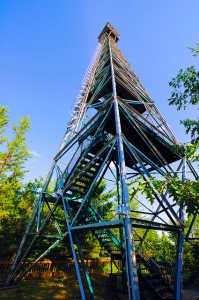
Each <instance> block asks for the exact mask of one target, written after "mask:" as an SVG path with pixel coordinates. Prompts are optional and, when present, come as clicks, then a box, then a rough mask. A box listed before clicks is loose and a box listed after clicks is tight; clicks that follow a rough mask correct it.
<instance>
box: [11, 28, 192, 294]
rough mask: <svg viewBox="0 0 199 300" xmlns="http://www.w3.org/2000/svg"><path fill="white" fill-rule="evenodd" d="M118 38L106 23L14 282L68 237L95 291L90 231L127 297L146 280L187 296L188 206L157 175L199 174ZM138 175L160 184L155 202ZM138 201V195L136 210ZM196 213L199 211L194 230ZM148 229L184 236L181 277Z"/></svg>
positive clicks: (80, 271) (82, 279)
mask: <svg viewBox="0 0 199 300" xmlns="http://www.w3.org/2000/svg"><path fill="white" fill-rule="evenodd" d="M118 39H119V34H118V33H117V32H116V30H115V29H114V28H113V27H112V26H111V25H110V24H109V23H107V25H106V26H105V28H104V29H103V31H102V33H101V34H100V36H99V45H100V46H98V48H97V52H96V53H95V55H94V58H93V60H92V62H91V66H90V67H89V69H88V72H87V75H86V80H85V82H84V85H83V89H82V90H81V92H80V95H79V96H78V100H77V104H76V106H75V108H74V112H73V116H72V119H71V121H70V122H69V124H68V127H67V130H66V134H65V136H64V139H63V141H62V143H61V147H60V149H59V151H58V153H57V155H56V156H55V158H54V162H53V165H52V168H51V170H50V172H49V174H48V176H47V180H46V182H45V185H44V187H43V189H42V191H41V194H40V197H39V200H38V202H37V205H36V206H35V209H34V212H33V214H32V217H31V219H30V222H29V225H28V227H27V229H26V232H25V235H24V238H23V240H22V242H21V245H20V247H19V249H18V252H17V255H16V257H15V261H14V264H13V266H12V273H11V274H10V275H9V277H8V279H7V282H6V285H12V284H16V283H17V282H18V281H19V280H20V279H21V278H22V277H24V276H25V275H26V274H27V272H29V271H30V270H31V269H32V268H33V267H34V266H35V265H36V264H37V263H38V262H39V261H40V260H41V259H42V258H44V257H45V256H46V255H48V254H49V252H50V251H52V250H53V249H54V248H55V247H56V246H59V244H60V243H63V242H64V243H66V242H67V243H68V244H69V245H70V248H71V252H72V255H73V258H74V264H75V269H76V273H77V278H78V282H79V287H80V293H81V297H82V299H94V291H93V288H92V282H91V280H90V277H89V274H88V271H87V269H86V266H85V264H84V256H83V253H82V249H81V241H80V238H79V234H80V233H82V232H92V234H93V235H94V236H95V237H96V239H97V240H98V241H99V242H100V244H101V245H102V246H103V247H104V249H105V250H106V251H107V254H108V255H109V256H110V257H111V260H112V261H113V262H114V263H115V265H116V266H117V267H118V268H119V270H118V272H121V274H122V282H123V291H124V292H128V295H129V299H133V300H135V299H136V300H138V299H140V290H139V282H140V283H141V282H142V284H143V283H144V284H145V285H148V286H149V287H150V289H151V290H152V291H153V293H154V295H155V297H156V298H157V299H174V298H175V299H181V273H182V249H183V240H184V233H183V231H184V224H183V222H184V208H183V207H178V206H177V205H176V203H175V202H174V200H173V199H171V198H170V197H169V194H168V192H167V191H164V192H163V193H162V194H160V193H159V192H158V191H157V190H156V188H155V186H153V183H152V181H151V178H159V179H161V178H162V177H163V178H164V177H165V176H167V177H168V176H170V178H172V177H175V176H182V180H185V176H186V172H185V164H186V165H187V168H189V170H190V172H191V173H192V174H193V175H194V176H195V178H196V179H198V177H197V176H198V175H197V173H196V171H195V170H194V168H193V166H192V165H191V164H190V162H189V161H187V162H186V160H185V158H182V157H180V156H179V155H178V154H176V153H175V152H174V150H173V149H174V146H177V145H178V142H177V140H176V139H175V137H174V136H173V134H172V132H171V130H170V129H169V127H168V125H167V123H166V121H165V120H164V118H163V117H162V115H161V114H160V113H159V111H158V109H157V107H156V105H155V103H154V101H153V100H152V99H151V98H150V96H149V95H148V93H147V92H146V90H145V89H144V87H143V86H142V84H141V82H140V80H139V78H138V77H137V76H136V74H135V72H134V71H133V69H132V68H131V66H130V65H129V63H128V62H127V60H126V59H125V57H124V56H123V54H122V53H121V51H120V49H119V48H118V46H117V41H118ZM71 153H72V154H71ZM174 162H175V163H174ZM172 165H173V166H172ZM180 174H181V175H180ZM104 178H106V180H107V182H108V187H107V190H108V191H109V192H110V195H112V194H111V191H113V190H115V191H116V192H115V195H114V196H113V195H112V196H110V199H109V200H108V201H107V200H106V201H104V200H103V197H101V195H100V194H99V193H98V191H99V187H100V184H101V183H102V181H103V179H104ZM136 180H137V181H138V182H139V181H140V180H142V181H144V182H147V183H148V184H149V186H150V187H151V188H152V190H153V198H154V203H153V205H151V204H149V203H148V202H147V201H146V199H145V197H144V196H143V195H142V192H139V193H138V195H137V196H135V194H133V192H132V191H133V189H134V187H135V184H136ZM52 181H53V182H54V186H53V188H52V187H51V188H50V185H51V182H52ZM96 199H97V200H96ZM133 202H136V203H138V204H139V206H138V207H139V209H138V210H137V211H135V210H133V208H132V205H133V204H132V203H133ZM60 214H61V216H62V217H60ZM196 217H197V212H196V213H195V215H194V217H193V222H192V223H191V227H190V229H189V230H188V232H187V236H186V239H189V238H190V233H191V230H192V228H193V226H194V221H195V219H196ZM150 230H157V231H166V232H174V233H175V234H176V236H177V237H178V246H177V250H176V262H175V284H174V285H172V284H171V282H169V280H168V276H169V273H168V272H167V273H165V270H168V268H170V269H171V267H172V264H171V262H169V261H168V260H167V259H166V258H165V257H163V256H162V255H161V254H160V253H158V252H157V251H156V250H155V249H154V248H153V247H151V245H149V244H148V242H147V241H146V236H147V234H148V232H149V231H150ZM146 249H149V250H150V252H151V253H153V258H152V257H150V256H149V255H148V250H146ZM31 258H32V259H31ZM160 260H161V262H162V264H163V265H164V273H163V271H162V270H163V265H161V263H158V261H159V262H160ZM27 261H29V263H27ZM118 261H119V264H118ZM25 262H26V263H25ZM143 267H144V268H143ZM143 269H144V270H143ZM154 278H155V279H156V280H154ZM155 282H156V283H155ZM157 282H159V283H160V282H161V284H158V285H157ZM165 295H166V296H165Z"/></svg>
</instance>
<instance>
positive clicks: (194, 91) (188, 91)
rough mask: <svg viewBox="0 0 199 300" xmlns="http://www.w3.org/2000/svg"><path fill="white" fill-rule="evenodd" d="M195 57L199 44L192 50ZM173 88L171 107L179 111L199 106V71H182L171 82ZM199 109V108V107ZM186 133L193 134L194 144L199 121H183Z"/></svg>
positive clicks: (191, 69) (198, 134) (189, 68)
mask: <svg viewBox="0 0 199 300" xmlns="http://www.w3.org/2000/svg"><path fill="white" fill-rule="evenodd" d="M190 49H191V51H192V53H193V55H194V56H195V57H198V56H199V43H197V44H196V48H190ZM169 85H170V86H171V87H172V88H173V91H172V93H171V98H170V99H169V105H175V106H176V107H177V109H178V110H180V109H185V108H186V107H187V105H190V104H191V105H194V106H196V107H197V106H198V104H199V70H197V69H196V68H195V67H194V66H191V67H188V68H187V69H186V70H185V71H184V70H182V69H180V71H179V73H178V75H177V76H176V77H174V78H172V80H171V81H170V82H169ZM197 109H198V107H197ZM181 124H183V125H184V127H185V129H186V133H190V134H191V138H192V139H193V142H196V141H198V138H199V120H191V119H189V118H187V119H185V120H181Z"/></svg>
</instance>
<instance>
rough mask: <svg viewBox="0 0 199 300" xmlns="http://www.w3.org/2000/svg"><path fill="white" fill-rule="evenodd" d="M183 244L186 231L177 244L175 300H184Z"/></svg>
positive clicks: (179, 235) (182, 209) (184, 169)
mask: <svg viewBox="0 0 199 300" xmlns="http://www.w3.org/2000/svg"><path fill="white" fill-rule="evenodd" d="M185 177H186V158H185V157H184V158H183V165H182V182H184V181H185ZM179 217H180V220H181V221H182V222H183V223H184V208H183V205H182V204H181V205H180V210H179ZM183 243H184V231H183V230H182V231H180V232H179V233H178V242H177V255H176V270H175V299H176V300H181V299H182V280H183V277H182V266H183Z"/></svg>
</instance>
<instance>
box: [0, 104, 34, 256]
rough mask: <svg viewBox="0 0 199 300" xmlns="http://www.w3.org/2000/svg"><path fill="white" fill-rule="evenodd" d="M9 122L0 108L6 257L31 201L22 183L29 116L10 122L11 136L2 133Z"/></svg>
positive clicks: (1, 228)
mask: <svg viewBox="0 0 199 300" xmlns="http://www.w3.org/2000/svg"><path fill="white" fill-rule="evenodd" d="M8 125H9V118H8V110H7V108H6V107H3V106H1V107H0V143H1V152H0V238H1V245H2V246H1V248H0V256H3V257H4V256H6V257H10V256H12V255H13V253H14V250H16V247H17V245H18V243H19V241H20V239H21V236H22V233H23V232H24V229H25V228H24V226H25V225H26V224H27V221H28V218H29V215H30V211H31V208H32V202H33V200H34V198H35V196H34V193H33V186H34V185H35V184H36V183H31V182H30V183H29V184H28V185H25V186H24V185H23V182H22V180H23V178H24V175H25V172H26V171H25V169H24V164H25V162H26V161H27V159H28V158H29V157H30V156H31V155H30V152H29V151H28V149H27V146H26V137H25V134H26V132H27V131H28V130H29V127H30V118H29V117H26V118H24V119H22V118H20V119H19V124H18V125H13V126H12V129H13V139H11V140H8V137H7V136H6V135H5V133H6V129H7V126H8Z"/></svg>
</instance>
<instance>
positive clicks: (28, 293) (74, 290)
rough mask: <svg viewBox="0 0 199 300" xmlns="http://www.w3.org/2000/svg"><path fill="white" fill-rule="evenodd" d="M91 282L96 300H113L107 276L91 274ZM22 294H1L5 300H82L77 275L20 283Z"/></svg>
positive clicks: (112, 291)
mask: <svg viewBox="0 0 199 300" xmlns="http://www.w3.org/2000/svg"><path fill="white" fill-rule="evenodd" d="M91 281H92V285H93V289H94V292H95V299H96V300H103V299H104V300H109V299H113V296H114V291H115V289H114V288H113V284H112V282H111V280H110V278H109V276H106V275H100V274H91ZM20 288H21V290H22V292H20V293H17V292H16V291H12V292H9V293H2V294H0V299H5V300H62V299H70V300H72V299H73V300H74V299H81V297H80V292H79V285H78V282H77V279H76V275H75V274H74V275H70V277H68V278H48V279H31V280H23V281H21V283H20Z"/></svg>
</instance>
